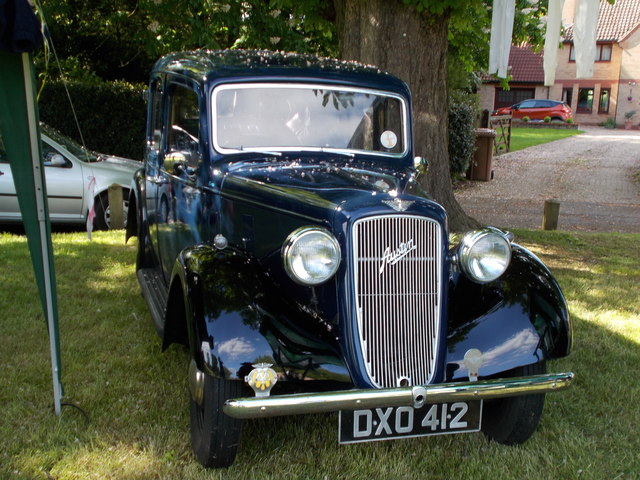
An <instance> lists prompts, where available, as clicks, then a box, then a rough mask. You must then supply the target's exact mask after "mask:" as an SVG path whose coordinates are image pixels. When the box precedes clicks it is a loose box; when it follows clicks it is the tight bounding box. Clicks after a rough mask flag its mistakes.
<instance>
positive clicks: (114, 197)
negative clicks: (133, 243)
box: [109, 183, 124, 229]
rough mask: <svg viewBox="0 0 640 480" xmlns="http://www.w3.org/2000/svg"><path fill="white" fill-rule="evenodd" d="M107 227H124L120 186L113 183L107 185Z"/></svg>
mask: <svg viewBox="0 0 640 480" xmlns="http://www.w3.org/2000/svg"><path fill="white" fill-rule="evenodd" d="M109 228H110V229H114V228H124V208H123V205H122V187H121V186H120V185H116V184H115V183H114V184H113V185H109Z"/></svg>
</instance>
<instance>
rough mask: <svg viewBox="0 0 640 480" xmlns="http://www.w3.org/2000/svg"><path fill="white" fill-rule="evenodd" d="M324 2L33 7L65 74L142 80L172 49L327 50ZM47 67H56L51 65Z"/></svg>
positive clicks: (333, 47)
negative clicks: (49, 36) (39, 11)
mask: <svg viewBox="0 0 640 480" xmlns="http://www.w3.org/2000/svg"><path fill="white" fill-rule="evenodd" d="M327 5H331V2H325V1H322V0H305V1H301V2H294V1H293V0H268V1H267V0H265V1H250V2H247V1H242V0H222V1H212V0H140V1H134V0H108V1H107V0H94V1H91V2H84V1H80V0H46V1H44V2H43V4H42V6H41V9H42V12H43V18H44V19H45V21H46V23H47V26H48V28H49V31H50V33H51V40H52V42H53V47H54V48H55V49H56V51H57V53H58V57H59V58H60V59H61V60H63V61H64V62H65V63H66V64H65V66H67V67H68V66H71V67H72V68H71V70H70V71H69V70H65V72H64V74H65V75H67V76H68V75H71V74H75V75H77V76H76V77H75V78H83V77H86V71H85V70H88V71H90V72H94V73H95V74H96V75H97V76H98V77H100V78H102V79H104V80H119V79H124V80H127V81H132V82H143V81H146V80H147V76H148V72H149V71H150V69H151V66H152V65H153V63H154V62H155V60H157V59H158V58H159V57H160V56H162V55H164V54H166V53H169V52H172V51H178V50H189V49H196V48H209V49H225V48H261V49H270V50H286V51H297V52H304V53H318V54H322V55H333V56H335V55H337V39H336V38H335V27H334V24H333V22H332V21H330V20H327V18H331V15H332V13H331V11H327V8H328V7H327ZM67 59H74V60H73V61H72V62H71V64H69V62H68V60H67ZM74 63H75V64H80V65H82V67H78V65H74ZM40 64H41V65H44V64H45V62H44V61H42V60H41V61H40ZM47 73H48V76H49V77H55V76H57V75H58V71H57V68H55V69H54V68H49V71H48V72H47Z"/></svg>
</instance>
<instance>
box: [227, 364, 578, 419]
mask: <svg viewBox="0 0 640 480" xmlns="http://www.w3.org/2000/svg"><path fill="white" fill-rule="evenodd" d="M573 378H574V375H573V373H571V372H567V373H556V374H547V375H534V376H531V377H518V378H507V379H497V380H481V381H478V382H456V383H441V384H437V385H423V386H414V387H399V388H385V389H370V390H344V391H336V392H321V393H306V394H293V395H274V396H271V397H251V398H235V399H230V400H227V401H226V402H225V404H224V407H223V411H224V413H225V414H227V415H229V416H230V417H234V418H263V417H276V416H279V415H297V414H302V413H319V412H335V411H338V410H359V409H368V408H385V407H403V406H412V407H415V408H420V407H421V406H423V405H424V404H425V403H427V404H430V403H440V402H453V401H463V400H490V399H494V398H501V397H515V396H519V395H532V394H536V393H549V392H555V391H558V390H562V389H565V388H567V387H569V386H570V385H571V383H572V382H573Z"/></svg>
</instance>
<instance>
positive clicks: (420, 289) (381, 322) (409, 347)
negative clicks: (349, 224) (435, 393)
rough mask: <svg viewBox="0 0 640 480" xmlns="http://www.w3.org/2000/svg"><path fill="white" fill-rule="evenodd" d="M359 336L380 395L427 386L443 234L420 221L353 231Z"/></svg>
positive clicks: (396, 220) (385, 219)
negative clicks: (405, 387)
mask: <svg viewBox="0 0 640 480" xmlns="http://www.w3.org/2000/svg"><path fill="white" fill-rule="evenodd" d="M352 235H353V247H354V256H353V265H352V268H353V275H354V285H355V301H356V307H357V319H358V324H357V325H358V336H359V339H360V345H361V347H362V351H363V354H364V360H365V362H366V365H367V373H368V375H369V378H370V379H371V381H372V382H373V383H374V384H375V385H376V386H378V387H381V388H388V387H397V386H399V385H405V384H407V385H420V384H426V383H429V381H430V380H431V377H432V375H433V373H434V368H435V361H436V357H437V347H438V338H439V334H440V305H439V304H440V290H441V283H442V279H441V272H442V269H441V260H442V259H441V258H440V257H441V254H440V252H441V248H442V231H441V228H440V226H439V224H438V223H436V222H434V221H433V220H430V219H428V218H424V217H415V216H409V215H389V216H379V217H371V218H365V219H362V220H359V221H357V222H356V223H355V224H354V227H353V232H352Z"/></svg>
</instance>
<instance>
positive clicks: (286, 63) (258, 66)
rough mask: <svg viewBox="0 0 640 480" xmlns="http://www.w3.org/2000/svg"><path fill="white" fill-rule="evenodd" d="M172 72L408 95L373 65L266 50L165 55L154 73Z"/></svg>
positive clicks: (197, 78) (198, 78)
mask: <svg viewBox="0 0 640 480" xmlns="http://www.w3.org/2000/svg"><path fill="white" fill-rule="evenodd" d="M160 73H174V74H178V75H182V76H186V77H189V78H191V79H192V80H194V81H195V82H197V83H201V82H207V81H209V80H219V79H224V78H231V77H234V78H238V77H242V78H243V79H246V80H248V81H251V80H254V79H255V80H258V79H260V78H263V77H265V76H269V77H272V78H275V77H281V78H295V79H298V80H299V79H304V78H310V79H311V78H313V79H315V80H316V81H318V80H324V79H327V80H333V81H340V80H343V81H345V82H346V83H367V84H369V85H370V86H371V87H374V88H381V89H385V90H395V91H399V92H401V93H402V94H405V95H407V96H408V95H409V90H408V87H407V86H406V84H405V83H404V82H403V81H401V80H399V79H398V78H396V77H394V76H393V75H391V74H389V73H387V72H385V71H383V70H380V69H379V68H377V67H375V66H372V65H365V64H362V63H358V62H354V61H346V60H336V59H332V58H326V57H319V56H315V55H309V54H300V53H289V52H272V51H267V50H193V51H183V52H176V53H171V54H168V55H165V56H164V57H162V58H161V59H159V60H158V61H157V62H156V64H155V66H154V67H153V71H152V75H153V74H160Z"/></svg>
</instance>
